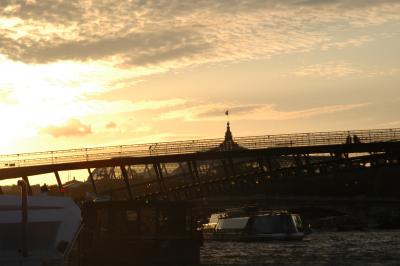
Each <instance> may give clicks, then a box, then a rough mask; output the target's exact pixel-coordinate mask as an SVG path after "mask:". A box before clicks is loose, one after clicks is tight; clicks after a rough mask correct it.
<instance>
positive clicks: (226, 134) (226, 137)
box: [225, 122, 233, 142]
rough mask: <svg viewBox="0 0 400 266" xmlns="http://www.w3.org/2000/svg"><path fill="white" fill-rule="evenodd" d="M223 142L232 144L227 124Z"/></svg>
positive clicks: (227, 124)
mask: <svg viewBox="0 0 400 266" xmlns="http://www.w3.org/2000/svg"><path fill="white" fill-rule="evenodd" d="M225 142H233V137H232V132H231V128H230V126H229V122H228V123H226V132H225Z"/></svg>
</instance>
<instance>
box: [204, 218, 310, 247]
mask: <svg viewBox="0 0 400 266" xmlns="http://www.w3.org/2000/svg"><path fill="white" fill-rule="evenodd" d="M204 235H205V239H209V240H220V241H269V240H302V239H303V237H304V232H303V225H302V221H301V218H300V216H299V215H298V214H292V213H288V212H286V211H284V212H265V213H257V214H253V215H248V216H240V217H222V218H220V219H219V220H218V222H217V225H216V226H215V228H214V229H213V230H205V231H204Z"/></svg>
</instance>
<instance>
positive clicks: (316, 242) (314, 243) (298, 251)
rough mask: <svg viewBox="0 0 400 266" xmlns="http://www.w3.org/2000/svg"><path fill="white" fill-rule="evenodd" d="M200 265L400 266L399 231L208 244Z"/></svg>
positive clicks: (335, 233)
mask: <svg viewBox="0 0 400 266" xmlns="http://www.w3.org/2000/svg"><path fill="white" fill-rule="evenodd" d="M201 265H202V266H217V265H218V266H219V265H230V266H239V265H240V266H250V265H251V266H261V265H359V266H364V265H400V231H398V230H393V231H368V232H317V233H313V234H311V235H308V236H307V237H306V238H305V239H304V240H303V241H295V242H290V241H273V242H264V243H262V242H259V243H241V242H216V241H209V242H205V243H204V246H203V247H202V249H201Z"/></svg>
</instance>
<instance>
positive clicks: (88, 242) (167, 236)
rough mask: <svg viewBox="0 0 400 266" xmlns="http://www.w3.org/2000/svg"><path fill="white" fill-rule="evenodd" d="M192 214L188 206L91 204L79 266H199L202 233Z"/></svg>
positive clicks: (85, 217) (125, 202)
mask: <svg viewBox="0 0 400 266" xmlns="http://www.w3.org/2000/svg"><path fill="white" fill-rule="evenodd" d="M191 208H192V205H191V204H190V203H188V202H183V201H174V202H172V201H160V200H146V201H140V200H113V201H97V202H86V203H84V204H83V206H82V216H83V222H84V224H85V226H84V228H83V229H82V231H81V234H80V241H79V245H78V246H77V249H76V250H74V251H75V252H76V253H77V254H80V255H79V263H77V264H78V265H85V266H109V265H118V266H129V265H146V266H147V265H198V264H199V263H200V246H201V244H202V243H201V234H200V233H201V232H200V231H197V230H196V223H195V220H194V219H193V216H192V210H191ZM75 257H76V256H75Z"/></svg>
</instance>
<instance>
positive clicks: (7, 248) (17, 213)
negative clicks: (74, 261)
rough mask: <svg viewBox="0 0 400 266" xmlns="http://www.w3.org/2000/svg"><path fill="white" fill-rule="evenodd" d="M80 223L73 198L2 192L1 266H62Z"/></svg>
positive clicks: (79, 216) (0, 210)
mask: <svg viewBox="0 0 400 266" xmlns="http://www.w3.org/2000/svg"><path fill="white" fill-rule="evenodd" d="M80 226H81V213H80V209H79V207H78V206H77V205H76V204H75V203H74V201H73V200H72V199H70V198H67V197H58V196H27V195H25V197H24V196H23V197H22V198H21V197H20V196H13V195H0V235H1V237H0V265H2V266H14V265H15V266H17V265H18V266H21V265H23V266H25V265H27V266H28V265H29V266H39V265H63V264H64V262H65V258H66V257H67V256H68V253H69V251H70V250H71V248H72V246H73V244H74V241H75V240H76V237H77V235H78V233H79V229H80Z"/></svg>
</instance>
